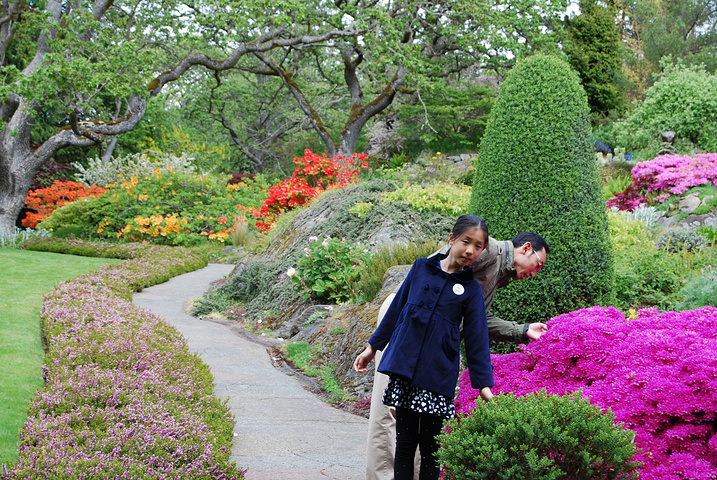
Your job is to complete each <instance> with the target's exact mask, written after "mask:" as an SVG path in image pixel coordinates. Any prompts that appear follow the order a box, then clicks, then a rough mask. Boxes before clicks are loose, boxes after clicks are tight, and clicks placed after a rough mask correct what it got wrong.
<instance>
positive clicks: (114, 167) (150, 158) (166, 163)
mask: <svg viewBox="0 0 717 480" xmlns="http://www.w3.org/2000/svg"><path fill="white" fill-rule="evenodd" d="M193 162H194V157H192V156H191V155H188V154H186V153H185V154H182V155H181V156H179V157H177V156H176V155H172V154H169V153H163V152H154V151H146V152H141V153H135V154H133V155H128V156H126V157H118V158H112V159H111V160H110V161H108V162H106V161H104V160H102V159H101V158H92V159H90V160H89V162H88V165H87V167H85V166H83V165H81V164H79V163H73V164H72V166H73V167H75V168H76V169H77V171H78V172H79V173H77V174H75V178H76V179H77V181H78V182H80V183H83V184H85V185H87V186H91V185H99V186H101V187H105V186H107V185H109V184H110V183H114V182H116V181H118V180H120V179H121V178H123V177H124V178H131V177H138V178H142V177H147V176H150V175H152V174H153V173H154V172H155V171H157V170H160V171H161V172H177V173H187V174H188V173H194V171H195V167H194V163H193Z"/></svg>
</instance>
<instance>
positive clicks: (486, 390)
mask: <svg viewBox="0 0 717 480" xmlns="http://www.w3.org/2000/svg"><path fill="white" fill-rule="evenodd" d="M493 397H494V395H493V392H491V391H490V387H483V388H481V389H480V398H482V399H483V400H485V401H486V402H487V401H488V400H490V399H491V398H493Z"/></svg>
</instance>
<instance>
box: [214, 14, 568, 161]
mask: <svg viewBox="0 0 717 480" xmlns="http://www.w3.org/2000/svg"><path fill="white" fill-rule="evenodd" d="M564 8H565V4H562V3H560V2H559V3H558V4H555V3H552V2H539V3H537V4H536V3H535V2H515V3H514V5H513V8H511V9H505V8H503V5H502V4H500V3H499V2H494V1H492V0H491V1H488V2H479V3H476V2H468V1H465V0H461V1H459V2H451V3H450V4H446V3H445V2H437V1H436V2H433V1H432V2H415V1H413V0H410V1H405V2H399V3H390V4H381V5H378V4H373V3H371V2H368V3H365V4H364V3H362V2H355V3H351V4H349V3H346V2H339V3H337V4H334V3H323V2H316V3H314V4H311V5H307V6H306V10H307V11H308V12H314V14H313V15H309V14H307V15H306V16H305V21H306V22H307V23H306V24H305V25H304V24H301V23H300V22H299V21H295V22H294V25H293V26H292V28H294V29H295V30H297V31H307V32H308V31H313V30H315V29H322V28H326V27H327V26H336V25H343V24H346V23H347V22H348V24H350V25H352V26H355V27H357V28H358V29H359V30H360V31H361V32H362V33H361V34H360V35H357V36H355V37H351V38H349V37H344V38H342V39H341V40H340V41H334V42H326V43H324V44H314V45H311V46H308V45H302V46H301V48H296V47H294V46H287V47H286V48H281V49H274V50H272V51H268V52H264V53H262V54H256V55H253V56H246V57H243V58H242V61H241V62H240V63H239V64H238V65H237V66H236V68H234V69H233V70H232V71H227V72H224V75H223V76H222V78H220V79H216V78H211V79H209V80H210V81H212V82H214V81H216V84H217V85H218V84H220V83H221V84H223V85H229V84H238V83H239V80H237V79H231V78H230V77H232V76H234V77H236V76H238V75H242V76H244V80H243V81H249V82H254V84H255V85H256V84H258V83H257V80H258V79H261V80H260V81H261V82H262V83H263V84H265V85H272V87H271V88H274V87H273V85H274V83H273V82H272V81H271V80H270V79H267V78H268V77H273V78H275V79H276V80H278V81H280V82H281V83H282V84H283V85H284V87H285V89H286V91H285V92H284V93H283V95H286V94H287V93H288V94H289V95H290V96H291V97H292V98H293V99H294V102H293V103H294V105H295V106H298V107H299V108H298V109H297V110H298V111H299V112H301V113H303V115H304V125H310V126H311V128H313V130H314V131H315V133H316V135H318V138H319V139H320V140H321V144H322V145H321V148H322V149H323V151H325V152H326V153H327V154H328V155H333V154H335V153H339V154H343V155H348V154H351V153H353V152H354V151H356V150H357V142H361V141H362V140H361V132H363V130H364V127H365V126H366V125H367V124H368V123H369V122H370V121H372V119H373V118H374V117H376V115H379V114H381V113H382V112H384V111H385V109H386V108H388V106H389V105H393V104H394V102H395V100H396V98H397V95H398V94H399V93H400V92H404V93H407V94H409V95H407V96H406V97H405V99H406V101H407V102H411V101H412V99H413V98H414V97H413V96H412V94H415V93H416V92H421V93H422V94H423V97H424V98H430V96H431V95H432V94H433V93H434V92H440V91H442V89H443V87H444V86H445V83H446V81H447V80H448V79H449V78H451V79H453V80H454V81H455V80H457V76H458V75H459V74H460V72H463V71H465V70H467V69H471V68H473V69H474V68H476V67H478V68H483V67H489V68H492V69H495V70H498V71H504V70H505V69H507V68H509V67H510V66H511V65H512V64H513V63H514V61H515V58H519V57H522V56H523V55H525V53H526V52H529V51H533V50H536V49H537V50H541V49H549V48H553V49H555V48H557V39H558V37H559V36H558V35H557V33H556V29H557V30H560V28H562V25H561V24H560V22H558V21H557V19H558V18H559V14H560V12H561V11H562V9H564ZM506 32H509V34H508V35H506ZM238 72H241V73H238ZM235 82H236V83H235ZM225 92H226V93H228V90H225ZM217 93H219V91H218V90H217ZM230 96H231V95H224V98H225V99H227V100H228V99H229V98H230ZM275 98H277V99H278V98H281V97H280V95H276V97H275ZM224 105H225V108H228V107H230V105H229V103H224ZM240 108H241V109H242V110H243V109H244V108H245V106H244V105H241V106H240ZM226 111H228V110H226ZM234 111H238V109H237V107H234ZM280 117H283V115H279V116H278V117H277V118H280ZM253 118H256V117H253ZM216 121H222V120H220V119H219V118H217V119H216ZM229 123H231V127H229ZM250 123H251V122H249V123H246V120H245V119H243V118H241V116H240V115H234V116H232V117H231V122H224V125H225V126H227V128H228V129H229V130H231V131H232V132H234V133H232V135H233V137H232V138H233V141H235V142H236V141H238V139H239V137H240V135H239V133H240V132H241V133H249V132H251V131H261V129H256V128H253V127H251V126H250ZM289 124H291V125H294V123H293V122H290V123H289ZM255 125H256V123H255ZM265 137H266V139H259V140H260V141H262V142H265V140H273V139H274V138H281V134H280V133H279V131H278V130H276V135H266V136H265ZM246 138H247V140H248V139H249V137H246ZM242 148H243V151H244V153H245V155H246V156H249V155H251V152H250V151H249V150H248V149H246V148H244V147H242Z"/></svg>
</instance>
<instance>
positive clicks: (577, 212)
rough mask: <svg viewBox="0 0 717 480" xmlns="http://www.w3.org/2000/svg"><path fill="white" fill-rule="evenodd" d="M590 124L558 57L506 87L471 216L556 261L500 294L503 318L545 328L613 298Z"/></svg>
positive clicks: (522, 66) (481, 162)
mask: <svg viewBox="0 0 717 480" xmlns="http://www.w3.org/2000/svg"><path fill="white" fill-rule="evenodd" d="M589 117H590V116H589V109H588V104H587V100H586V96H585V92H584V91H583V89H582V87H581V86H580V80H579V79H578V77H577V74H576V73H575V72H574V71H573V70H572V69H571V68H570V66H569V65H567V64H566V63H565V62H564V61H563V60H561V59H560V58H557V57H552V56H545V55H535V56H533V57H530V58H528V59H526V60H524V61H522V62H520V63H518V65H516V67H515V68H514V69H513V70H511V72H510V74H509V75H508V78H507V79H506V81H505V82H504V83H503V84H502V85H501V88H500V94H499V96H498V100H497V101H496V103H495V106H494V107H493V110H492V111H491V118H490V120H489V122H488V127H487V129H486V134H485V138H484V139H483V143H482V144H481V151H480V154H479V158H478V162H477V164H476V167H477V170H476V175H475V179H474V181H473V194H472V197H471V203H470V206H469V209H468V210H469V212H470V213H474V214H476V215H480V216H481V217H483V218H484V219H485V221H486V223H487V224H488V228H489V230H490V232H491V236H492V237H494V238H498V239H501V240H502V239H510V238H512V237H514V236H515V235H516V234H517V233H519V232H521V231H533V232H536V233H539V234H541V235H542V236H543V237H544V238H545V239H546V241H547V242H548V244H549V245H550V254H549V255H548V259H547V261H546V262H545V268H543V270H542V271H541V272H540V273H539V274H538V275H537V276H536V277H535V279H533V280H531V281H523V282H513V283H511V284H510V285H508V286H506V287H504V288H501V289H499V290H498V291H497V292H496V297H495V302H494V304H493V313H494V314H496V315H497V316H499V317H502V318H507V319H511V320H516V321H523V322H525V321H531V322H535V321H546V320H548V319H550V318H552V317H554V316H556V315H558V314H561V313H564V312H569V311H572V310H577V309H579V308H583V307H588V306H593V305H596V304H601V303H607V302H609V301H610V300H611V299H612V294H613V285H614V273H613V256H612V248H611V244H610V239H609V237H608V232H607V219H606V215H605V204H604V203H603V202H602V199H601V191H600V184H599V181H598V173H597V165H596V162H595V155H594V152H593V144H592V141H591V129H590V118H589Z"/></svg>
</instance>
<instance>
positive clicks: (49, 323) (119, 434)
mask: <svg viewBox="0 0 717 480" xmlns="http://www.w3.org/2000/svg"><path fill="white" fill-rule="evenodd" d="M53 245H55V247H57V245H58V244H57V243H54V244H53ZM73 246H75V247H80V246H81V245H80V244H78V243H77V242H74V244H73ZM35 247H36V248H39V245H35ZM87 247H88V248H100V247H99V246H98V245H97V244H92V245H88V246H87ZM130 256H132V257H134V258H133V259H132V260H127V261H125V262H121V263H114V264H108V265H105V266H103V267H102V268H100V269H99V270H97V271H94V272H91V273H88V274H86V275H83V276H80V277H77V278H76V279H73V280H70V281H68V282H62V283H59V284H58V285H57V286H56V288H55V290H54V291H53V292H51V293H49V294H48V295H46V296H45V298H44V302H43V309H42V317H41V318H42V323H43V333H44V334H45V337H46V339H47V350H46V356H45V363H44V365H43V367H42V369H43V376H44V379H45V382H46V386H45V388H44V389H43V390H42V391H41V392H39V393H38V394H37V396H36V398H35V399H34V400H33V401H32V402H31V404H30V406H29V409H28V420H27V422H26V423H25V425H24V427H23V429H22V430H21V432H20V446H19V460H18V463H17V464H16V465H15V467H14V468H13V470H12V471H10V472H3V475H2V478H5V479H20V478H23V479H24V478H60V477H61V478H78V479H79V478H130V479H170V478H171V479H175V478H176V479H216V478H223V479H241V478H244V471H243V470H241V469H239V468H237V466H236V465H235V464H234V463H233V462H231V461H230V454H231V443H232V441H233V427H234V419H233V418H232V416H231V413H230V412H229V409H228V407H227V406H226V404H224V403H222V402H220V401H219V400H218V399H217V398H216V397H214V396H213V394H212V386H213V377H212V375H211V373H210V372H209V369H208V367H207V366H206V365H205V364H204V363H203V362H202V361H201V359H200V358H199V357H198V356H196V355H195V354H192V353H191V352H190V351H189V349H188V347H187V345H186V342H185V341H184V339H183V338H182V337H181V335H180V334H179V332H177V330H176V329H174V328H173V327H171V326H170V325H168V324H167V323H165V322H163V321H162V320H161V319H159V318H158V317H156V316H154V315H153V314H151V313H150V312H148V311H146V310H143V309H141V308H139V307H136V306H134V305H132V303H131V295H132V292H133V291H136V290H140V289H141V288H143V287H146V286H149V285H153V284H156V283H159V282H162V281H164V280H166V279H167V278H170V277H172V276H175V275H177V274H179V273H184V272H187V271H191V270H195V269H197V268H201V267H203V266H204V265H206V259H204V258H203V257H201V256H198V255H197V254H194V253H192V252H191V251H190V250H188V249H183V248H171V247H149V248H140V247H136V250H134V254H132V255H130Z"/></svg>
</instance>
